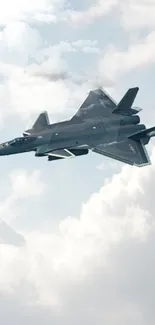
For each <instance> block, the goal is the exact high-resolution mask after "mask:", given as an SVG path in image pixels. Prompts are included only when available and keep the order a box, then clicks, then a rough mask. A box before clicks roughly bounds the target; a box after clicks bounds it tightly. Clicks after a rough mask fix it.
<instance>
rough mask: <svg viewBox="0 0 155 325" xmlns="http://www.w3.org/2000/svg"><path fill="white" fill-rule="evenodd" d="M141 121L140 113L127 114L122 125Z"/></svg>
mask: <svg viewBox="0 0 155 325" xmlns="http://www.w3.org/2000/svg"><path fill="white" fill-rule="evenodd" d="M139 122H140V117H139V116H138V115H135V116H126V117H124V118H123V119H122V120H121V125H127V124H138V123H139Z"/></svg>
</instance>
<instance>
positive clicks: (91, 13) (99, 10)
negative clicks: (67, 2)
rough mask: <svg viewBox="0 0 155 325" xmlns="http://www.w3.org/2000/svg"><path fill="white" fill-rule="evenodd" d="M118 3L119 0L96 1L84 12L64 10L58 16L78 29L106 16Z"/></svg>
mask: <svg viewBox="0 0 155 325" xmlns="http://www.w3.org/2000/svg"><path fill="white" fill-rule="evenodd" d="M118 3H119V0H104V1H102V0H97V1H95V2H94V4H93V5H91V6H90V7H88V9H86V10H84V11H82V10H81V11H76V10H74V9H69V10H65V11H64V12H63V14H62V15H60V19H61V20H64V21H67V22H68V23H69V24H73V25H74V26H77V27H80V26H81V24H82V25H83V24H90V23H92V22H93V21H94V20H96V19H98V18H100V17H102V16H105V15H107V14H108V13H109V12H110V11H111V10H112V9H113V8H114V7H115V6H116V5H117V4H118Z"/></svg>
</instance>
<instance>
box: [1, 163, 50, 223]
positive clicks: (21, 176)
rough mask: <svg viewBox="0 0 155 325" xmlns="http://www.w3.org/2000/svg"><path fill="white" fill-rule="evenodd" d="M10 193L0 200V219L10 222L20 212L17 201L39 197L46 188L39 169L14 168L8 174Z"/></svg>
mask: <svg viewBox="0 0 155 325" xmlns="http://www.w3.org/2000/svg"><path fill="white" fill-rule="evenodd" d="M9 179H10V183H11V184H10V190H11V191H10V193H8V195H7V196H6V198H5V199H3V200H1V201H0V219H1V220H5V221H8V222H10V221H11V220H12V219H13V218H15V217H16V214H17V213H18V214H19V213H20V207H19V202H20V203H22V201H23V200H24V199H27V200H28V201H27V202H30V200H31V199H33V198H39V197H41V196H42V195H43V194H44V192H45V189H46V186H45V184H44V182H43V181H42V180H41V174H40V171H39V170H34V171H33V172H32V173H28V172H27V171H26V170H23V169H21V170H15V171H13V172H12V173H11V174H10V175H9Z"/></svg>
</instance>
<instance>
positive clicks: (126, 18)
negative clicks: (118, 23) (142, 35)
mask: <svg viewBox="0 0 155 325" xmlns="http://www.w3.org/2000/svg"><path fill="white" fill-rule="evenodd" d="M120 11H121V19H122V24H123V27H124V28H125V29H127V30H134V29H141V28H143V29H144V28H154V27H155V20H154V12H155V2H154V0H149V1H148V0H143V1H140V2H139V1H138V0H137V1H136V0H131V1H129V2H128V3H127V2H126V1H122V2H120ZM131 17H132V19H131Z"/></svg>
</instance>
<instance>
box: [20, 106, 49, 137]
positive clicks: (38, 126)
mask: <svg viewBox="0 0 155 325" xmlns="http://www.w3.org/2000/svg"><path fill="white" fill-rule="evenodd" d="M49 124H50V122H49V117H48V114H47V112H46V111H45V112H42V113H41V114H40V115H39V116H38V118H37V119H36V121H35V123H34V124H33V126H32V129H29V130H26V131H25V132H24V133H23V135H24V136H27V135H29V134H32V133H35V132H39V131H41V130H43V129H45V128H46V127H47V126H48V125H49Z"/></svg>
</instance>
